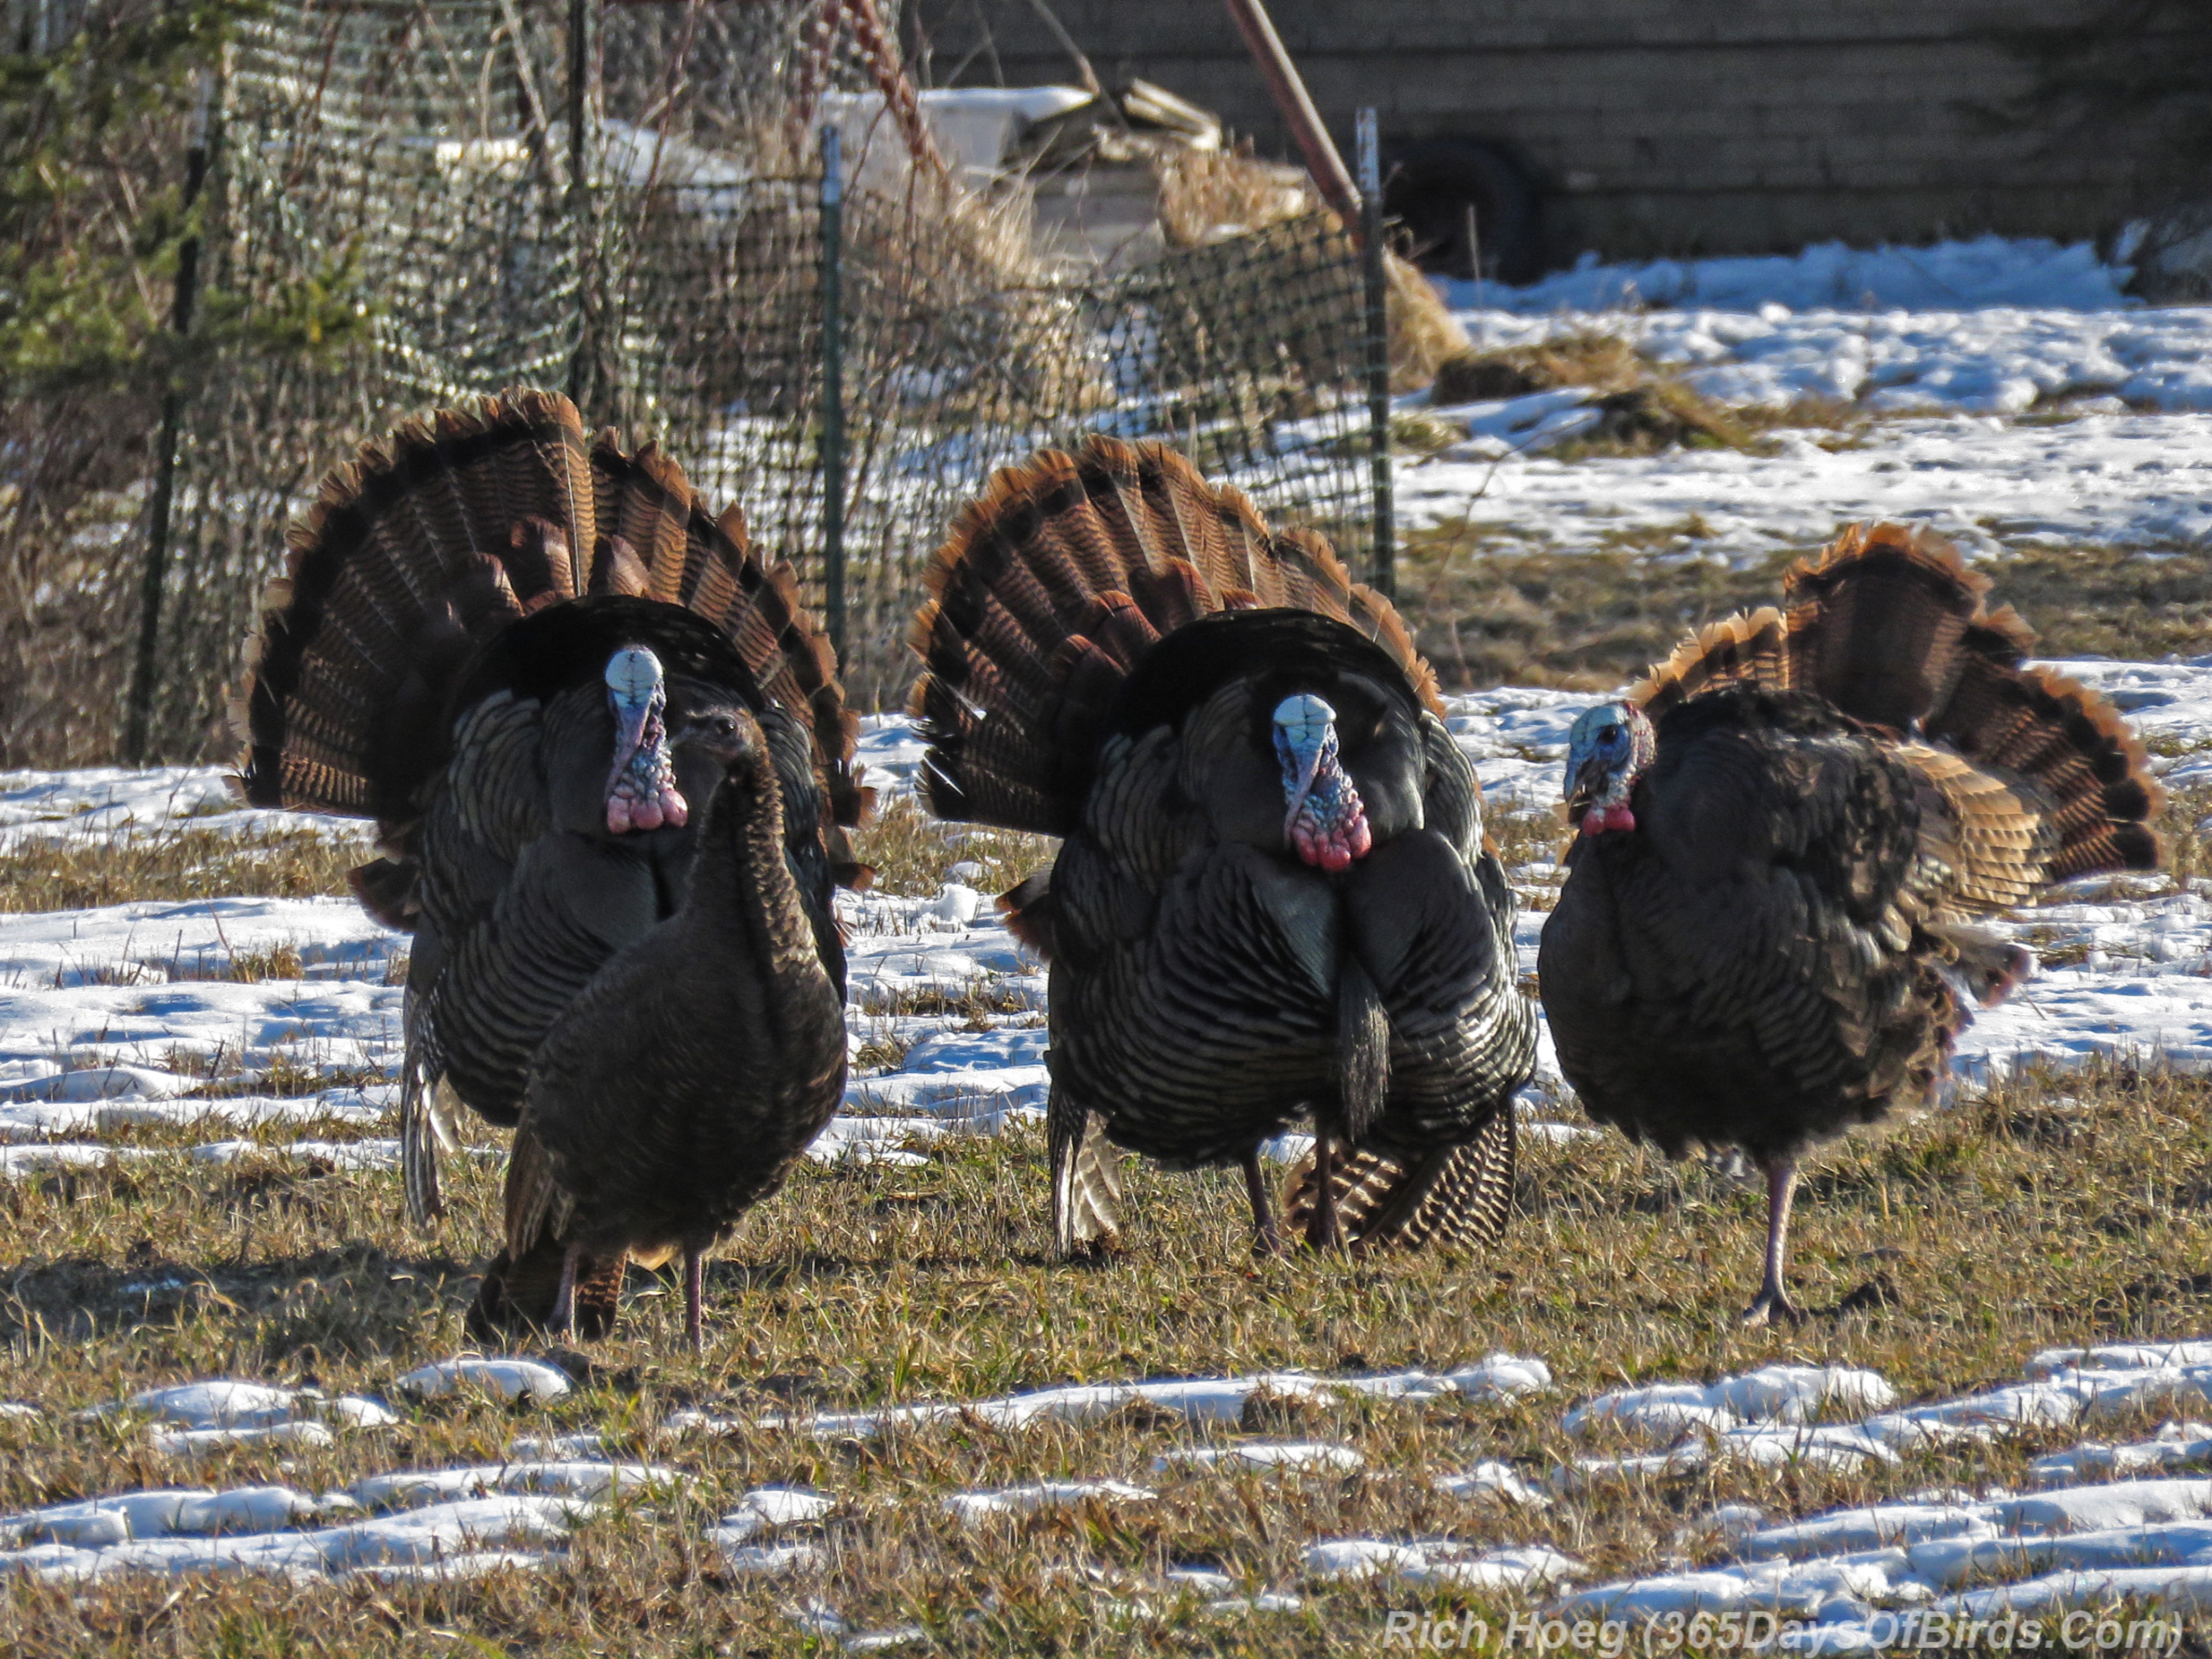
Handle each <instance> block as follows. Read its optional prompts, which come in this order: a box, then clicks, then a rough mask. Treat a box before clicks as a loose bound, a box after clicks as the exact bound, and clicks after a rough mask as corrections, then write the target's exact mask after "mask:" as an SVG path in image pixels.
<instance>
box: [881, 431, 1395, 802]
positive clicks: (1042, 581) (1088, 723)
mask: <svg viewBox="0 0 2212 1659" xmlns="http://www.w3.org/2000/svg"><path fill="white" fill-rule="evenodd" d="M926 580H927V584H928V588H929V592H930V599H929V600H928V602H927V604H925V605H923V606H922V607H921V611H920V612H919V613H917V615H916V616H915V622H914V627H913V629H912V630H911V632H910V633H909V635H908V641H909V643H910V644H911V645H912V646H913V647H914V649H915V653H916V654H917V655H919V656H920V657H921V659H922V662H923V665H924V670H925V671H924V672H923V674H922V677H921V680H920V682H919V683H918V684H916V685H915V691H914V698H913V702H912V708H913V710H914V712H915V714H917V715H918V716H920V717H921V721H922V725H923V729H924V732H925V733H926V735H927V737H928V738H929V742H930V754H929V758H928V762H927V767H926V769H925V771H924V786H925V788H926V790H927V794H928V797H929V801H930V805H931V806H932V807H933V809H934V810H935V811H936V812H937V813H938V815H939V817H947V818H957V819H963V820H967V821H970V822H976V823H994V824H998V825H1000V826H1003V827H1005V828H1008V829H1033V830H1037V831H1040V832H1042V833H1044V834H1047V835H1057V834H1060V833H1064V832H1065V831H1066V829H1067V828H1068V827H1069V825H1070V823H1072V821H1073V813H1074V812H1075V811H1076V809H1077V807H1078V805H1079V795H1080V785H1081V781H1082V778H1083V777H1084V776H1085V770H1084V769H1085V768H1086V767H1087V766H1088V764H1089V761H1090V757H1091V755H1092V754H1093V753H1094V752H1095V750H1096V747H1097V740H1098V738H1099V735H1100V733H1101V732H1102V731H1103V726H1104V722H1105V719H1106V715H1107V711H1108V709H1109V707H1110V705H1111V703H1112V702H1113V697H1114V694H1115V690H1116V689H1117V688H1118V687H1119V686H1120V684H1121V681H1122V680H1123V679H1124V678H1127V674H1128V672H1129V671H1130V670H1131V669H1132V668H1133V666H1134V665H1135V663H1136V661H1137V659H1139V657H1140V656H1142V655H1143V654H1144V653H1145V651H1146V649H1147V648H1149V647H1150V646H1151V645H1152V643H1154V642H1155V641H1157V640H1158V639H1159V638H1160V637H1162V636H1164V635H1168V634H1171V633H1173V632H1175V631H1176V629H1181V628H1183V627H1187V626H1188V625H1189V624H1190V623H1193V622H1195V621H1196V620H1198V619H1199V618H1200V617H1205V616H1208V615H1212V614H1213V613H1216V612H1218V611H1225V610H1237V609H1245V608H1251V607H1255V606H1257V607H1269V608H1274V607H1285V608H1291V609H1297V610H1303V611H1314V612H1316V613H1318V614H1320V615H1322V616H1325V617H1334V619H1336V620H1337V621H1340V622H1342V623H1347V624H1349V625H1350V626H1351V627H1352V628H1353V629H1357V630H1358V632H1359V633H1361V634H1363V635H1365V636H1366V637H1367V638H1369V639H1370V640H1372V641H1375V642H1376V644H1377V645H1379V646H1380V647H1382V648H1383V651H1384V652H1385V653H1388V654H1389V656H1390V657H1391V658H1392V659H1393V660H1395V662H1397V663H1398V665H1400V666H1401V668H1402V669H1403V670H1404V671H1405V672H1406V674H1407V678H1409V679H1410V680H1411V681H1412V682H1413V685H1414V687H1415V688H1416V690H1417V691H1418V693H1419V696H1421V698H1422V699H1423V701H1424V702H1426V703H1428V704H1429V705H1430V706H1431V707H1432V708H1435V707H1438V706H1439V705H1438V703H1437V690H1436V679H1435V676H1434V675H1433V674H1431V672H1430V670H1429V666H1428V665H1427V663H1425V661H1423V660H1422V659H1421V656H1420V653H1419V652H1418V651H1417V650H1415V649H1414V647H1413V638H1412V636H1411V635H1409V634H1408V633H1407V630H1406V627H1405V624H1404V623H1403V622H1401V620H1400V619H1399V617H1398V614H1397V612H1396V611H1395V610H1394V609H1393V608H1392V607H1391V605H1390V603H1389V600H1387V599H1383V598H1382V597H1381V596H1380V595H1379V594H1376V593H1374V592H1370V591H1369V590H1368V589H1366V588H1364V587H1360V586H1355V585H1354V584H1353V582H1352V579H1351V575H1350V574H1349V573H1348V572H1347V571H1346V569H1345V568H1344V566H1343V564H1342V562H1340V561H1339V560H1338V558H1337V556H1336V555H1335V554H1334V552H1332V551H1331V550H1330V549H1329V547H1328V544H1327V543H1326V542H1324V541H1322V539H1321V538H1319V537H1317V536H1314V535H1311V534H1310V533H1306V532H1293V533H1291V534H1288V535H1280V536H1279V535H1275V534H1273V532H1270V531H1269V530H1268V528H1267V523H1266V521H1265V520H1262V519H1261V517H1260V515H1259V513H1257V512H1256V511H1255V509H1254V508H1253V506H1252V504H1251V502H1250V501H1247V500H1246V499H1245V498H1244V496H1243V495H1242V494H1240V493H1239V492H1238V491H1237V490H1235V489H1226V488H1219V489H1218V488H1216V487H1214V486H1212V485H1211V484H1208V483H1206V480H1205V479H1204V478H1203V477H1200V474H1199V472H1198V471H1197V469H1196V468H1194V467H1193V466H1192V465H1191V464H1190V463H1189V462H1188V460H1186V459H1183V457H1182V456H1181V455H1178V454H1176V453H1175V452H1174V451H1173V450H1171V449H1169V448H1167V447H1164V446H1162V445H1159V444H1128V443H1123V442H1121V441H1118V440H1115V439H1111V438H1103V437H1094V438H1091V439H1090V440H1089V441H1086V442H1085V444H1084V446H1083V447H1082V448H1081V449H1080V450H1079V451H1078V452H1076V453H1074V454H1072V455H1071V454H1065V453H1060V452H1058V451H1046V452H1044V453H1041V454H1039V455H1037V456H1036V457H1035V458H1034V459H1031V460H1030V462H1029V463H1028V464H1027V465H1024V466H1019V467H1012V468H1009V469H1007V470H1006V471H1002V472H1000V474H999V475H998V476H997V477H994V478H993V479H992V481H991V483H990V486H989V488H988V489H986V490H985V491H984V493H983V494H982V495H981V496H980V497H979V498H977V499H976V500H975V501H973V502H971V503H970V504H969V506H968V507H966V508H965V509H963V511H962V513H960V515H959V517H958V518H957V520H955V521H954V524H953V526H952V532H951V535H950V536H949V537H948V538H946V540H945V544H944V546H943V547H941V548H940V549H939V550H938V553H937V556H936V557H935V558H934V559H933V560H932V562H931V563H930V567H929V570H928V572H927V577H926Z"/></svg>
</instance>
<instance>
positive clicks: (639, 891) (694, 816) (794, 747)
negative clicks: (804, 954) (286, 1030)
mask: <svg viewBox="0 0 2212 1659" xmlns="http://www.w3.org/2000/svg"><path fill="white" fill-rule="evenodd" d="M581 673H582V678H581V679H580V683H579V684H572V685H570V686H568V687H567V688H566V689H563V690H559V691H557V692H555V693H553V694H551V695H549V696H545V697H544V699H543V700H542V701H540V700H539V699H538V698H533V697H527V696H516V695H514V694H513V692H509V691H501V692H496V693H494V694H493V695H492V696H489V697H487V698H485V699H483V701H481V702H478V703H477V704H476V705H475V706H473V707H472V708H470V709H469V710H468V711H467V712H466V713H465V714H463V715H462V716H461V717H460V718H459V720H456V721H455V723H454V734H453V757H452V759H451V760H450V761H449V762H448V763H447V768H446V770H445V773H444V775H443V777H442V779H441V782H440V784H439V786H438V787H437V790H436V793H435V794H434V795H433V796H432V798H431V799H430V800H429V802H428V806H427V810H426V811H425V813H424V817H423V823H422V829H421V831H420V834H419V836H418V838H417V843H416V844H417V848H418V849H419V850H418V853H417V857H418V859H419V861H420V868H421V877H420V888H419V892H420V896H421V900H422V912H421V915H420V917H419V919H418V920H417V922H416V932H415V943H414V948H413V953H412V957H411V959H410V967H409V975H408V989H409V998H408V1001H409V1019H410V1024H411V1025H412V1026H413V1027H414V1030H415V1035H416V1037H417V1038H418V1040H419V1041H420V1042H421V1043H422V1052H423V1055H424V1058H425V1060H427V1062H428V1072H429V1074H430V1075H432V1076H436V1075H438V1074H439V1073H443V1074H444V1075H445V1077H446V1079H447V1081H448V1082H450V1083H451V1084H452V1085H453V1091H454V1092H455V1093H456V1094H458V1095H459V1097H460V1098H461V1099H462V1101H463V1102H464V1103H466V1104H467V1105H468V1106H470V1107H471V1108H472V1109H474V1110H476V1111H477V1112H479V1113H481V1114H482V1115H483V1116H484V1117H485V1118H487V1119H488V1120H489V1121H492V1122H494V1123H496V1124H501V1125H512V1124H513V1123H514V1122H515V1121H517V1120H518V1119H519V1117H520V1113H521V1109H522V1099H523V1093H524V1089H525V1085H526V1080H527V1078H528V1075H529V1069H530V1063H531V1059H532V1055H533V1054H535V1053H536V1052H537V1049H538V1044H539V1043H540V1042H543V1041H544V1039H545V1036H546V1035H547V1033H548V1032H550V1030H553V1028H554V1025H555V1023H556V1021H557V1020H558V1019H559V1018H560V1017H561V1015H562V1011H563V1010H564V1009H566V1008H567V1007H568V1006H569V1004H570V1003H572V1002H573V1001H574V1000H575V999H576V997H577V996H578V995H579V994H580V993H581V992H582V991H583V989H584V987H585V986H586V984H588V983H589V982H590V981H591V979H592V975H595V974H597V973H598V972H599V969H601V968H602V967H603V966H604V965H605V963H607V962H609V961H610V960H611V959H612V958H613V957H614V956H615V955H616V954H617V952H618V951H623V950H624V949H626V948H628V947H629V946H630V945H634V944H635V943H637V942H638V941H639V940H640V939H643V938H644V937H645V936H646V934H647V933H649V932H650V931H651V930H652V929H653V927H655V926H656V925H657V924H658V923H659V922H661V921H664V920H665V919H666V918H668V917H670V916H671V915H674V914H675V913H676V911H677V909H678V906H679V905H680V904H681V903H682V902H683V896H684V891H685V889H686V887H687V885H688V883H689V880H690V871H691V865H692V860H693V857H694V854H695V848H696V842H697V836H698V830H699V821H700V817H701V814H702V811H703V809H704V807H705V805H706V803H707V801H708V798H709V797H710V796H711V795H712V794H713V793H714V789H715V787H716V786H717V785H718V784H719V783H720V780H721V769H720V767H719V766H718V765H716V764H715V763H714V762H713V761H712V760H711V759H708V758H706V757H702V755H700V754H698V753H696V751H693V750H687V749H684V748H678V749H677V750H675V751H674V754H673V756H672V758H673V761H674V763H675V768H676V776H677V785H678V788H679V789H680V790H681V791H682V792H683V793H684V799H685V800H686V801H687V802H688V803H690V807H691V817H690V821H689V822H688V823H686V824H684V826H682V827H681V828H662V829H652V830H642V831H641V830H631V831H629V832H628V833H626V834H623V835H615V834H612V833H611V832H610V831H609V830H608V829H607V827H606V812H605V790H606V781H607V774H608V770H609V769H610V767H611V763H612V761H613V757H614V750H615V721H614V716H613V714H612V713H611V711H610V709H609V708H608V706H607V697H606V691H605V686H604V685H603V684H601V683H600V680H599V675H598V671H597V669H596V668H595V667H593V666H592V665H591V664H590V663H589V662H588V661H586V663H585V665H583V669H582V671H581ZM732 695H733V694H732V692H731V691H730V690H727V689H726V688H724V687H721V686H718V685H715V684H712V683H710V682H706V681H702V680H697V679H693V678H686V677H681V676H671V678H670V681H669V701H668V709H667V714H666V724H667V726H668V727H669V729H670V730H671V731H673V730H676V729H678V727H679V726H680V725H681V724H682V722H683V720H684V719H685V718H686V717H688V716H689V715H690V714H692V713H693V712H695V711H696V710H697V709H700V708H707V707H712V706H714V704H716V703H717V702H728V701H730V700H731V699H732ZM767 718H773V719H776V720H781V726H780V727H779V728H778V730H779V731H780V732H781V736H782V740H781V742H779V743H777V744H776V761H777V766H778V769H779V773H780V775H781V777H782V779H783V781H784V785H785V787H787V788H788V789H790V790H792V791H794V792H797V793H799V794H800V795H801V796H803V798H804V799H805V801H807V802H810V803H811V802H817V801H818V799H819V792H818V790H817V787H816V786H815V783H814V779H813V770H812V766H811V761H810V759H809V758H808V756H807V753H806V751H805V747H804V744H803V741H802V740H799V738H803V734H799V738H794V736H793V734H794V733H796V732H797V727H796V725H795V723H794V722H793V721H791V720H788V718H787V717H783V716H781V714H776V713H773V712H772V714H771V716H769V717H767ZM783 728H788V730H784V729H783ZM772 735H774V734H772ZM799 827H800V829H801V830H802V831H805V832H808V836H809V838H808V839H806V840H805V841H804V842H802V844H801V846H799V848H795V849H794V853H793V856H794V857H806V856H810V855H811V856H812V857H813V858H814V860H815V862H817V863H820V862H821V861H822V860H821V858H820V847H819V839H818V836H811V831H812V830H813V829H814V827H815V824H814V820H813V818H811V817H805V818H803V819H802V821H801V823H800V825H799ZM810 849H811V853H810ZM819 873H820V875H821V880H820V882H819V883H817V884H818V885H821V886H822V888H823V890H822V892H821V894H820V896H819V908H820V920H819V930H820V932H821V934H822V936H823V939H825V940H827V941H829V942H830V944H831V946H832V949H831V950H830V951H829V952H828V953H827V955H826V956H825V960H828V959H829V958H830V957H834V961H835V971H836V975H837V978H838V981H839V983H840V984H841V985H842V978H843V963H844V955H843V951H842V947H836V946H835V944H834V938H835V929H834V925H833V924H832V922H831V921H830V920H829V897H828V890H827V885H826V883H827V875H826V865H824V866H823V871H822V872H819ZM809 890H810V891H811V888H810V889H809Z"/></svg>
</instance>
